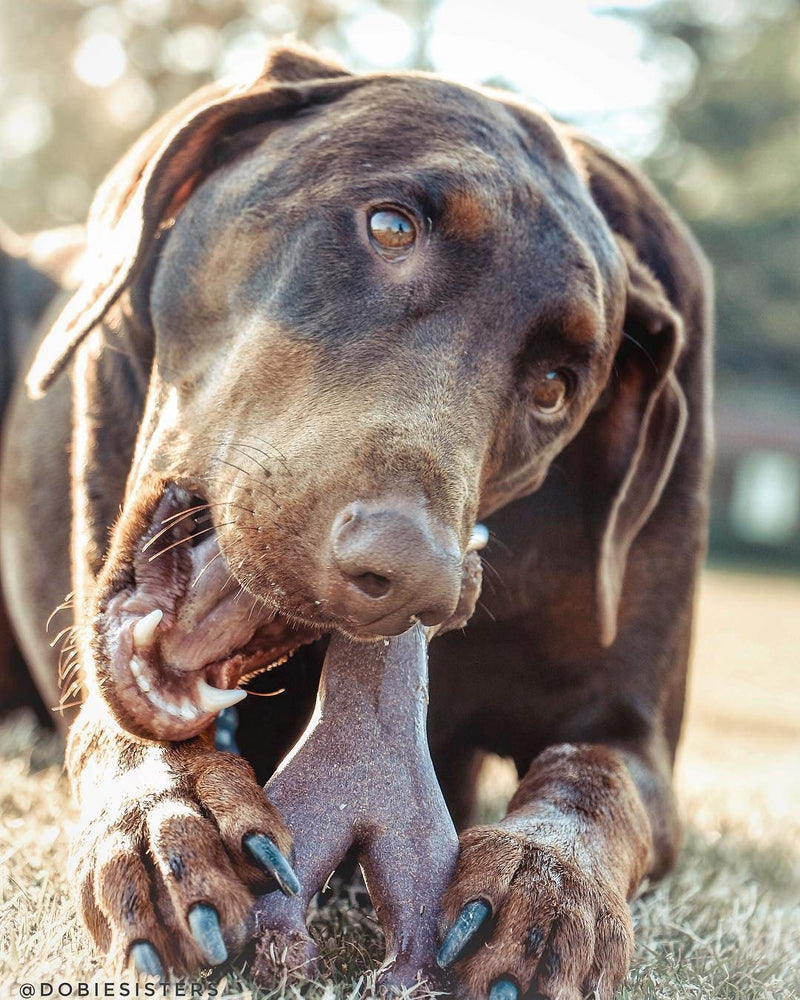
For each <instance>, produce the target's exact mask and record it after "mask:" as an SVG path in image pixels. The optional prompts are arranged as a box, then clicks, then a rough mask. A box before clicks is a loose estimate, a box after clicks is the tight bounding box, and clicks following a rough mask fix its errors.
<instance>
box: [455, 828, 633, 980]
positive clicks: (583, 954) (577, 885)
mask: <svg viewBox="0 0 800 1000" xmlns="http://www.w3.org/2000/svg"><path fill="white" fill-rule="evenodd" d="M443 913H444V918H445V920H446V933H445V934H444V937H443V943H442V946H441V949H440V951H439V955H438V959H437V961H438V962H439V965H440V966H441V967H442V968H443V969H451V970H452V971H453V974H454V977H455V979H456V981H457V983H458V985H459V989H460V992H461V993H462V994H463V995H465V996H467V997H470V998H475V1000H483V998H488V1000H517V998H518V997H521V996H523V995H524V994H528V995H533V996H536V997H537V998H538V997H546V998H548V1000H580V998H581V997H586V996H591V997H597V998H600V1000H611V998H612V997H613V996H614V993H615V991H616V989H617V987H618V986H619V984H620V983H621V982H622V980H623V979H624V977H625V975H626V973H627V970H628V966H629V964H630V960H631V955H632V952H633V927H632V923H631V917H630V913H629V910H628V907H627V904H626V902H625V900H624V899H623V898H622V896H621V895H620V894H619V892H618V890H617V889H616V888H614V887H613V886H612V885H610V884H606V883H604V882H603V881H602V880H601V879H600V878H597V877H595V876H593V875H590V874H588V873H587V872H585V871H582V870H581V868H580V867H578V865H577V864H576V863H575V861H574V860H573V859H571V858H570V859H568V858H566V857H564V856H563V855H561V854H560V853H559V851H558V850H557V849H556V848H554V847H552V846H542V845H539V844H537V843H536V841H535V840H534V839H532V838H530V837H527V836H522V835H519V834H517V833H514V832H510V831H507V830H503V829H502V828H500V827H476V828H474V829H471V830H467V831H466V832H465V833H464V834H463V835H462V837H461V854H460V858H459V863H458V868H457V870H456V875H455V878H454V879H453V882H452V883H451V885H450V887H449V889H448V890H447V892H446V893H445V897H444V902H443Z"/></svg>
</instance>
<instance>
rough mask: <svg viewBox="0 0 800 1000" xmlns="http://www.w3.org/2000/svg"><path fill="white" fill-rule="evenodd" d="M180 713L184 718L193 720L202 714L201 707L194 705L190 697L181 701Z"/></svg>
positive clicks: (188, 720) (189, 720)
mask: <svg viewBox="0 0 800 1000" xmlns="http://www.w3.org/2000/svg"><path fill="white" fill-rule="evenodd" d="M179 714H180V717H181V718H182V719H185V720H186V721H187V722H191V721H192V719H196V718H197V716H198V715H199V714H200V709H199V708H197V707H196V706H195V705H193V704H192V703H191V702H190V701H189V699H188V698H184V699H183V701H182V702H181V706H180V709H179Z"/></svg>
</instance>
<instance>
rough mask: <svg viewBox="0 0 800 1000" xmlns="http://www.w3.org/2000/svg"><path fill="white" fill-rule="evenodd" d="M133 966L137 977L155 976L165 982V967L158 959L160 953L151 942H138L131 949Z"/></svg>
mask: <svg viewBox="0 0 800 1000" xmlns="http://www.w3.org/2000/svg"><path fill="white" fill-rule="evenodd" d="M130 961H131V965H132V966H133V970H134V972H135V973H136V975H137V976H155V977H156V979H160V980H162V981H163V980H164V979H165V976H164V966H163V965H162V964H161V959H160V958H159V957H158V952H157V951H156V950H155V948H154V947H153V946H152V945H151V944H150V942H149V941H137V942H136V944H135V945H134V946H133V947H132V948H131V954H130Z"/></svg>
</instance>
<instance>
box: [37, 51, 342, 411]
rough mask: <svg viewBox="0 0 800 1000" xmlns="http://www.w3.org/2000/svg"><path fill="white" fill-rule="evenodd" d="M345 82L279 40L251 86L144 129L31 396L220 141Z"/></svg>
mask: <svg viewBox="0 0 800 1000" xmlns="http://www.w3.org/2000/svg"><path fill="white" fill-rule="evenodd" d="M342 78H345V79H346V80H347V81H352V80H354V78H353V77H352V76H350V75H349V74H348V73H347V71H346V70H343V69H342V68H341V67H339V66H336V65H333V64H330V63H327V62H325V61H323V60H322V59H320V58H319V57H317V56H316V55H315V54H314V53H313V52H312V51H311V50H310V49H306V48H303V47H287V46H282V47H279V48H276V49H273V50H272V51H271V52H270V53H269V55H268V57H267V61H266V63H265V65H264V69H263V70H262V72H261V74H260V75H259V77H258V78H257V79H256V80H254V81H253V82H252V83H249V84H243V85H240V86H236V87H223V86H221V85H220V84H212V85H210V86H208V87H205V88H203V89H202V90H200V91H197V92H196V93H195V94H193V95H192V96H191V97H190V98H188V99H187V100H186V101H184V102H183V103H181V104H179V105H178V106H177V107H176V108H174V109H173V110H172V111H170V112H169V113H168V114H166V115H165V116H164V117H163V118H161V119H160V120H159V121H158V122H156V124H155V125H153V126H152V128H150V129H149V130H148V131H147V132H145V134H144V135H143V136H142V137H141V138H140V139H139V141H138V142H137V143H136V144H135V145H134V146H133V147H132V148H131V149H130V151H129V152H128V153H127V154H126V155H125V156H124V157H123V158H122V160H120V162H119V163H118V164H117V166H116V167H115V168H114V169H113V170H112V171H111V173H110V174H109V175H108V177H107V178H106V179H105V181H103V183H102V184H101V185H100V188H99V189H98V191H97V194H96V196H95V199H94V201H93V203H92V207H91V209H90V212H89V220H88V224H87V251H86V261H85V267H84V273H85V274H86V277H85V279H84V281H83V284H82V285H81V286H80V287H79V288H78V290H77V291H76V292H75V294H74V295H73V297H72V298H71V299H70V301H69V302H68V303H67V305H66V307H65V308H64V310H63V312H62V313H61V315H60V316H59V317H58V318H57V319H56V321H55V324H54V325H53V327H52V329H51V330H50V332H49V333H48V334H47V336H46V337H45V339H44V341H43V342H42V344H41V346H40V348H39V350H38V352H37V354H36V357H35V358H34V361H33V365H32V367H31V369H30V371H29V373H28V377H27V386H28V391H29V393H30V394H31V396H33V397H38V396H41V395H43V393H44V392H45V391H46V389H47V388H48V386H49V385H50V384H51V382H52V381H53V379H54V378H55V377H56V376H57V375H58V373H59V372H60V371H61V370H62V369H63V368H64V366H65V365H66V364H67V363H68V361H69V360H70V358H71V356H72V354H73V352H74V350H75V348H76V347H77V346H78V345H79V344H80V342H81V341H82V340H83V338H84V337H85V336H86V334H87V333H88V332H89V331H90V330H91V329H92V328H93V327H94V326H96V325H97V324H98V323H99V322H100V321H101V320H102V319H103V317H104V316H105V314H106V312H107V311H108V309H109V308H110V307H111V306H112V305H113V303H114V302H115V301H116V299H117V298H118V297H119V295H120V294H121V293H122V292H123V290H124V289H125V288H126V287H127V286H128V285H129V284H130V282H131V280H132V279H133V278H134V277H135V276H136V274H137V273H138V272H139V270H140V269H141V267H142V265H143V264H144V261H145V259H146V257H147V254H148V251H149V250H150V248H151V246H152V243H153V240H154V239H155V237H156V235H157V234H158V232H159V230H160V229H161V227H162V226H163V225H164V224H165V223H167V222H168V221H169V220H170V219H172V218H174V216H175V215H176V214H177V212H178V211H179V210H180V208H181V206H182V205H183V204H184V203H185V202H186V200H187V198H188V197H189V195H190V194H191V192H192V190H193V189H194V188H195V187H196V185H197V184H198V183H199V182H200V180H202V178H203V177H204V176H206V175H207V174H208V173H209V172H210V171H211V170H213V168H214V163H213V153H214V150H215V146H216V145H217V144H218V142H219V140H220V139H222V138H224V137H226V136H229V135H231V134H232V133H234V132H237V131H241V130H243V129H246V128H248V127H250V126H253V125H256V124H259V123H261V122H266V121H269V120H270V119H272V118H275V119H279V118H284V117H286V116H287V115H288V114H291V113H292V112H294V111H296V110H298V109H299V108H301V107H303V106H305V105H307V104H308V103H310V102H311V101H312V99H316V100H320V99H321V100H326V99H333V97H334V96H335V93H331V94H326V93H325V92H324V88H325V87H326V86H327V87H329V88H333V90H334V92H335V91H337V83H339V84H340V83H341V79H342ZM321 88H322V89H321ZM338 89H341V86H339V87H338Z"/></svg>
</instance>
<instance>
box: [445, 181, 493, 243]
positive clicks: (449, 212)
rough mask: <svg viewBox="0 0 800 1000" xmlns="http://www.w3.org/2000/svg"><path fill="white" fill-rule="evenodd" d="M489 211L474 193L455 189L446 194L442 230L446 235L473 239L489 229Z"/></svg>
mask: <svg viewBox="0 0 800 1000" xmlns="http://www.w3.org/2000/svg"><path fill="white" fill-rule="evenodd" d="M490 222H491V220H490V217H489V212H488V210H487V208H486V206H485V205H483V204H481V202H480V201H479V199H478V198H476V197H475V195H472V194H469V193H468V192H466V191H455V192H453V194H450V195H448V196H447V199H446V201H445V208H444V216H443V223H444V224H443V231H444V233H445V234H446V235H447V236H454V237H461V238H462V239H474V238H475V237H477V236H480V235H481V234H482V233H484V232H486V231H487V230H488V229H489V225H490Z"/></svg>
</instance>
